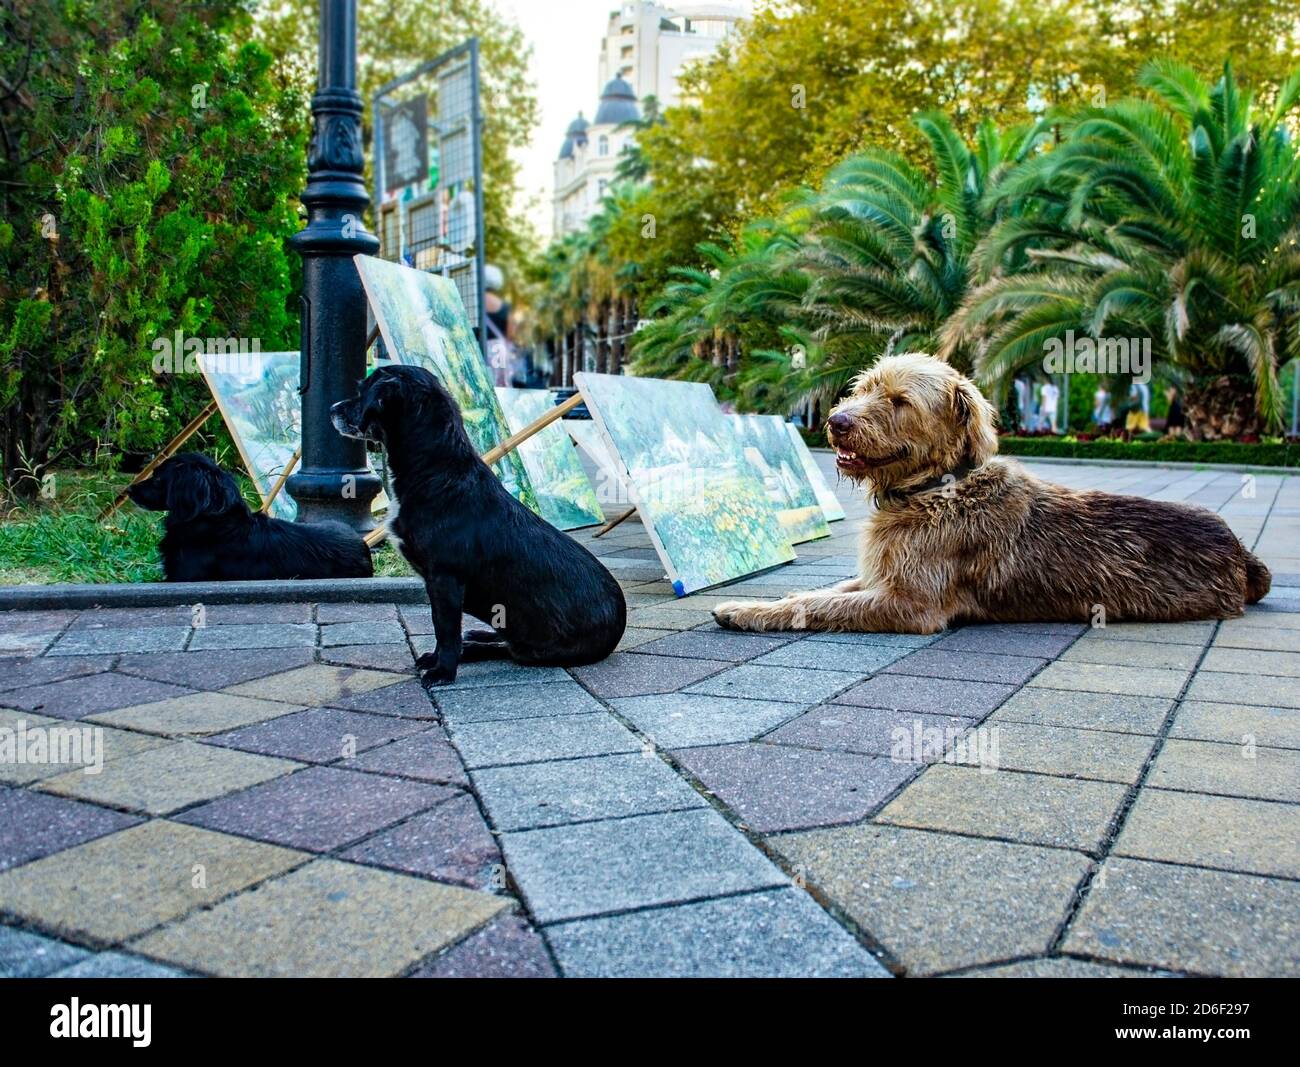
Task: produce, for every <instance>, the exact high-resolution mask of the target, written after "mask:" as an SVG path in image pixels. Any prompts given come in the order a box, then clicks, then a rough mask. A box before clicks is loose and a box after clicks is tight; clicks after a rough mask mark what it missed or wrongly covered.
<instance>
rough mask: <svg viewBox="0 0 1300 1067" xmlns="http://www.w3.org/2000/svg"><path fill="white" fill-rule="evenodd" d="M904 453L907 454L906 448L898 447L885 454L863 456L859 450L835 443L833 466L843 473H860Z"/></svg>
mask: <svg viewBox="0 0 1300 1067" xmlns="http://www.w3.org/2000/svg"><path fill="white" fill-rule="evenodd" d="M905 455H907V449H905V448H900V449H899V450H898V451H897V452H891V453H890V454H889V455H887V456H864V455H863V454H862V453H861V452H855V451H853V449H851V448H843V447H841V446H838V445H837V446H836V448H835V466H836V467H838V468H839V469H840V470H842V471H843V472H844V473H845V474H860V473H862V472H863V471H865V470H870V469H871V468H873V467H884V466H886V465H887V464H889V463H893V462H894V461H895V460H900V459H902V458H903V457H904V456H905Z"/></svg>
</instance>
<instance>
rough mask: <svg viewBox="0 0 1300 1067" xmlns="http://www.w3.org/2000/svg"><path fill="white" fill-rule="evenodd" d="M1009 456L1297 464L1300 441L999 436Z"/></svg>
mask: <svg viewBox="0 0 1300 1067" xmlns="http://www.w3.org/2000/svg"><path fill="white" fill-rule="evenodd" d="M998 451H999V452H1001V453H1003V454H1004V455H1008V456H1056V457H1068V458H1070V459H1128V460H1137V461H1140V462H1143V463H1226V464H1229V465H1231V466H1238V467H1241V466H1255V467H1297V466H1300V442H1295V441H1293V442H1290V443H1283V442H1280V441H1279V442H1276V443H1273V444H1269V443H1265V442H1260V443H1257V444H1241V443H1240V442H1237V441H1121V440H1118V439H1115V438H1104V439H1100V440H1094V441H1076V440H1072V439H1067V438H1061V437H1014V436H1012V435H1010V434H1008V435H1006V436H1004V437H999V438H998Z"/></svg>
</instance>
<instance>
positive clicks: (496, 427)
mask: <svg viewBox="0 0 1300 1067" xmlns="http://www.w3.org/2000/svg"><path fill="white" fill-rule="evenodd" d="M352 258H353V260H354V262H355V263H356V265H357V271H358V272H359V273H360V275H361V284H362V285H363V286H365V290H366V298H367V299H368V300H369V301H370V307H371V309H372V310H373V311H374V313H375V321H376V322H377V323H378V324H379V330H380V333H381V334H382V335H383V338H384V345H385V347H386V348H387V349H388V354H389V356H390V357H391V358H392V359H393V360H394V362H397V363H405V364H407V365H409V366H415V367H424V368H425V369H426V370H429V371H432V372H433V373H434V374H435V375H437V377H438V379H439V380H440V381H441V382H442V384H443V385H444V386H445V387H446V389H447V392H449V393H450V394H451V396H452V399H453V400H455V401H456V404H457V406H458V407H459V408H460V413H461V417H462V418H463V419H464V420H465V431H466V432H467V433H468V434H469V439H470V441H471V442H473V444H474V448H475V450H476V451H477V452H478V454H479V455H483V454H484V453H486V452H487V451H489V450H490V449H492V448H495V447H496V446H497V445H499V444H501V443H502V442H503V441H504V440H505V439H506V438H507V437H509V436H510V430H509V428H508V426H507V423H506V417H505V413H504V412H503V411H502V410H501V403H500V401H498V400H497V394H496V390H495V387H494V386H493V384H492V376H491V375H490V374H489V373H488V366H487V363H486V362H485V361H484V359H483V353H482V352H481V351H480V350H479V346H478V342H477V341H476V340H475V339H474V330H473V328H472V327H471V326H470V322H469V317H468V316H467V315H466V314H465V305H464V304H462V303H461V300H460V294H459V293H457V292H456V287H455V285H453V284H452V283H451V282H450V281H449V280H447V279H446V278H444V277H442V276H440V275H437V274H429V273H428V272H426V271H421V270H413V269H412V268H410V267H406V266H403V265H402V264H400V263H389V262H387V261H386V260H382V259H375V258H373V257H371V256H353V257H352ZM492 470H493V471H494V472H495V473H496V475H497V477H498V478H500V479H501V484H502V485H504V486H505V487H506V490H507V492H509V493H510V495H511V496H513V497H514V498H515V499H516V500H518V501H519V502H520V503H521V504H523V505H525V506H526V507H529V508H531V509H532V510H533V511H535V512H537V513H538V514H541V507H540V505H539V503H538V499H537V493H536V492H535V490H534V488H533V483H532V479H531V478H529V476H528V471H527V469H526V468H525V466H524V460H523V457H522V456H521V455H520V454H519V450H518V449H515V450H514V451H513V452H507V453H506V454H505V455H504V456H502V457H501V459H499V460H498V461H497V462H496V463H495V464H494V465H493V467H492Z"/></svg>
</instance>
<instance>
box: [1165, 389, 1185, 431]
mask: <svg viewBox="0 0 1300 1067" xmlns="http://www.w3.org/2000/svg"><path fill="white" fill-rule="evenodd" d="M1165 399H1166V400H1168V401H1169V414H1168V415H1166V416H1165V433H1178V434H1181V433H1182V432H1183V430H1185V429H1186V428H1187V416H1185V415H1184V414H1183V400H1182V397H1180V396H1179V395H1178V386H1176V385H1171V386H1170V387H1169V388H1168V389H1166V390H1165Z"/></svg>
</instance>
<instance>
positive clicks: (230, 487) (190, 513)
mask: <svg viewBox="0 0 1300 1067" xmlns="http://www.w3.org/2000/svg"><path fill="white" fill-rule="evenodd" d="M168 474H169V477H168V480H167V514H168V517H169V518H171V519H172V520H174V521H176V522H190V521H192V520H194V519H197V518H199V517H200V516H202V515H221V514H224V513H225V512H227V511H230V510H232V509H234V508H239V507H241V506H244V498H243V497H241V496H240V495H239V486H238V485H236V484H235V479H234V478H232V477H231V476H230V475H229V474H227V473H226V472H225V471H223V470H222V469H221V468H220V467H217V466H215V465H214V466H211V467H209V466H206V465H203V466H199V465H193V466H185V467H175V468H173V469H172V470H171V471H169V472H168Z"/></svg>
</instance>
